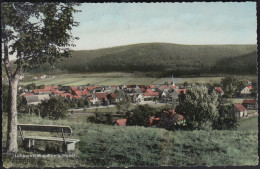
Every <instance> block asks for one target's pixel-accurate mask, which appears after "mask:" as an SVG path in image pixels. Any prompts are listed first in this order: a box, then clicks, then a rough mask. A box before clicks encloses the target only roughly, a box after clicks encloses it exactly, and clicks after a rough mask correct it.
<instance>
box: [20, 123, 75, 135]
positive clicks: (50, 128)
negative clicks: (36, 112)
mask: <svg viewBox="0 0 260 169" xmlns="http://www.w3.org/2000/svg"><path fill="white" fill-rule="evenodd" d="M17 128H18V130H19V129H20V128H21V130H22V131H42V132H57V133H61V132H62V130H63V133H72V129H71V128H70V127H69V126H58V125H42V124H18V125H17Z"/></svg>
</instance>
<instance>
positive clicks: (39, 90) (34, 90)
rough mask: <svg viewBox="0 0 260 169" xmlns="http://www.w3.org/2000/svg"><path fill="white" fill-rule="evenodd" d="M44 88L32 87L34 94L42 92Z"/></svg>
mask: <svg viewBox="0 0 260 169" xmlns="http://www.w3.org/2000/svg"><path fill="white" fill-rule="evenodd" d="M44 91H45V90H44V89H33V93H34V94H38V93H39V92H44Z"/></svg>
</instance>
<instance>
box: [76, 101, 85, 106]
mask: <svg viewBox="0 0 260 169" xmlns="http://www.w3.org/2000/svg"><path fill="white" fill-rule="evenodd" d="M77 106H78V107H84V106H85V104H84V100H83V99H77Z"/></svg>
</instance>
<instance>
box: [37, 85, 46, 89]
mask: <svg viewBox="0 0 260 169" xmlns="http://www.w3.org/2000/svg"><path fill="white" fill-rule="evenodd" d="M44 87H45V85H39V86H37V87H36V88H37V89H44Z"/></svg>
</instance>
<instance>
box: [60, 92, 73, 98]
mask: <svg viewBox="0 0 260 169" xmlns="http://www.w3.org/2000/svg"><path fill="white" fill-rule="evenodd" d="M60 96H61V97H64V98H66V97H71V94H70V93H61V94H60Z"/></svg>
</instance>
